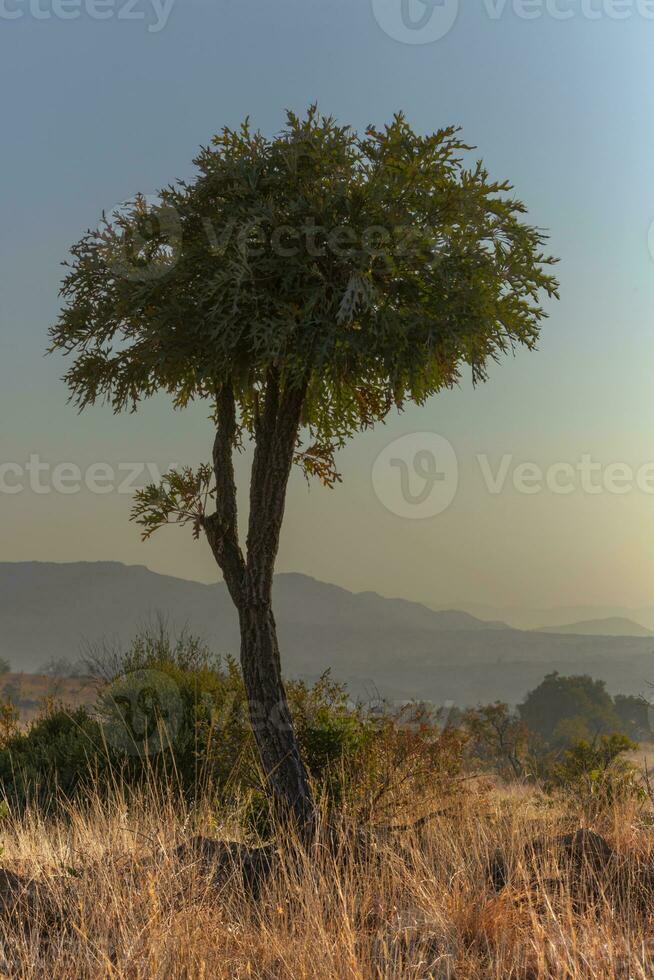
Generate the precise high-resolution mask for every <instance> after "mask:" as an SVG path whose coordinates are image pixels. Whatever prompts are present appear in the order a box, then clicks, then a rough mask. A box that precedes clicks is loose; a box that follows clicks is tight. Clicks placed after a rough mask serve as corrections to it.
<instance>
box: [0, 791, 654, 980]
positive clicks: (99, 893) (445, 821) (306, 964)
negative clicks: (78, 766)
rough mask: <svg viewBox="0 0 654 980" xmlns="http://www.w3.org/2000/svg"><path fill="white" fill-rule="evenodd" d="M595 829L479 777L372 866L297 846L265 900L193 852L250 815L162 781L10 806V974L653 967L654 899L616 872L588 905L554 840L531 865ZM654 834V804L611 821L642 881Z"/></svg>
mask: <svg viewBox="0 0 654 980" xmlns="http://www.w3.org/2000/svg"><path fill="white" fill-rule="evenodd" d="M419 812H420V811H416V813H419ZM579 826H580V818H579V815H578V814H575V813H574V812H572V811H570V809H569V807H568V806H567V805H566V804H565V802H561V803H559V802H556V801H555V802H552V801H551V800H550V799H548V798H546V797H544V796H542V795H541V794H539V793H538V792H536V791H534V790H531V789H527V788H524V787H520V786H515V787H512V788H502V787H500V786H495V787H493V786H491V784H490V783H489V784H484V785H481V784H478V785H475V786H470V787H469V788H468V789H466V791H465V794H463V795H461V796H460V797H459V798H456V799H454V800H453V802H452V805H451V810H450V811H449V812H448V815H447V816H441V817H438V818H436V819H434V820H432V821H430V822H429V823H428V824H427V825H426V826H425V827H424V828H422V829H421V830H420V831H409V832H404V833H400V834H397V835H395V834H388V833H385V834H383V835H380V837H379V841H378V845H377V847H376V848H375V849H373V851H372V852H371V853H370V854H369V855H368V856H367V857H366V859H365V860H364V861H363V862H362V863H357V862H356V861H353V860H344V859H342V857H334V854H333V852H327V851H325V850H324V848H320V847H318V848H317V849H316V850H314V851H311V852H310V853H308V854H307V853H304V852H302V853H301V854H300V856H299V857H298V851H297V849H296V848H294V846H293V844H292V842H289V841H286V842H285V843H286V851H285V852H284V854H285V856H283V857H282V860H281V866H280V868H279V869H278V871H277V872H276V873H275V875H274V876H271V877H270V878H269V879H268V880H267V881H266V882H265V883H264V884H263V886H262V890H261V893H260V894H259V895H258V896H257V897H256V898H253V897H252V896H251V895H249V894H246V893H245V892H244V890H243V887H242V884H241V882H240V879H238V877H236V876H233V877H232V878H228V879H226V880H220V881H219V882H216V881H215V880H214V878H212V877H211V876H210V875H209V876H208V875H207V873H206V869H205V868H204V867H203V866H202V865H200V864H199V863H198V861H197V860H195V859H194V858H193V857H192V856H190V855H187V856H186V857H182V858H181V859H180V857H179V856H178V854H177V848H178V847H179V846H180V844H183V843H184V842H185V841H188V840H190V839H191V838H192V836H193V835H195V834H197V833H203V834H207V835H209V836H212V837H225V838H230V839H234V838H238V836H239V821H238V813H233V814H231V815H227V814H225V815H223V819H220V817H219V818H218V819H217V818H216V816H215V814H212V812H211V810H210V809H206V810H203V809H202V808H199V809H196V810H195V811H194V812H190V811H188V810H186V811H185V810H183V809H180V807H179V805H178V804H173V803H172V802H171V801H167V800H165V799H161V798H160V797H157V796H156V795H155V794H154V792H153V793H152V795H151V796H148V795H147V794H145V795H143V796H142V797H140V798H139V799H137V800H132V802H131V803H130V805H129V806H128V804H127V802H126V801H125V800H124V799H122V798H121V797H120V795H118V796H117V797H116V798H115V799H114V800H113V802H112V803H110V804H102V803H101V802H100V801H99V800H97V799H96V800H90V801H89V802H88V806H87V807H85V808H84V809H80V808H75V809H71V810H70V811H69V813H68V814H67V816H66V817H65V818H61V819H59V820H56V821H52V822H45V821H44V820H43V819H42V818H40V817H39V816H37V815H36V814H32V815H28V816H27V817H25V818H24V819H20V820H19V819H15V818H13V817H12V815H11V814H9V816H8V817H6V818H5V819H4V821H3V823H2V825H0V829H1V838H2V845H3V848H4V851H3V855H2V866H3V868H4V869H5V872H6V871H11V872H15V873H16V874H18V875H20V876H21V878H20V881H21V882H22V884H21V889H22V890H21V891H20V894H18V895H16V894H15V892H12V894H11V900H6V901H5V907H4V911H3V913H2V917H1V919H0V936H1V947H2V948H1V950H0V975H3V976H8V977H9V976H11V977H26V978H27V977H39V978H43V977H57V978H59V977H61V978H64V977H65V978H71V980H72V978H82V977H84V978H86V977H89V978H90V977H94V978H95V977H107V978H134V980H136V978H144V980H145V978H148V980H151V978H162V980H163V978H166V980H167V978H223V977H224V978H228V977H229V978H232V977H233V978H241V977H243V978H245V977H257V978H266V980H278V978H279V980H283V978H288V980H297V978H310V977H311V978H314V977H315V978H338V980H346V978H352V980H354V978H361V980H364V978H365V980H370V978H398V980H399V978H407V980H412V978H413V980H418V978H428V977H435V978H479V980H482V978H484V980H485V978H496V980H505V978H511V977H515V978H539V977H552V978H554V977H556V978H582V977H583V978H595V977H601V978H609V977H619V978H625V980H627V978H638V980H641V978H642V980H645V978H651V977H652V976H654V907H653V908H650V907H649V905H648V903H647V902H645V903H642V902H640V901H636V890H635V889H634V892H633V895H632V893H631V892H630V890H629V888H627V891H626V893H624V894H623V895H622V896H621V897H616V895H615V894H614V893H612V892H611V890H610V888H609V887H608V881H609V876H608V872H607V879H606V880H607V887H606V889H604V888H603V887H602V886H601V885H600V888H599V890H598V891H597V892H595V893H593V895H592V897H591V898H589V899H588V900H585V901H583V902H581V903H580V901H579V896H578V893H576V892H575V887H574V883H573V882H570V881H569V880H567V879H566V874H568V877H569V872H566V870H565V869H563V870H562V871H561V870H560V869H557V867H556V855H555V853H554V851H553V852H552V854H551V855H550V856H549V858H551V860H549V858H548V861H549V864H548V867H547V869H546V871H541V872H539V873H538V875H537V876H536V877H534V874H533V873H532V872H530V871H529V868H528V862H527V863H525V860H524V854H525V847H526V846H527V845H529V844H530V842H532V841H533V840H534V839H535V838H536V837H538V836H539V835H543V834H545V835H556V834H559V833H563V832H566V831H570V830H574V829H575V828H577V827H579ZM653 828H654V824H653V822H652V815H651V813H650V812H649V810H648V809H647V807H645V806H644V805H643V804H638V805H636V804H628V805H624V806H622V807H620V808H615V809H614V810H612V811H609V812H608V813H606V814H605V815H604V816H602V817H601V818H598V819H597V820H596V821H595V822H594V824H593V829H595V830H597V831H598V832H601V833H602V834H603V835H604V836H605V837H606V839H607V840H608V841H609V842H610V844H611V845H612V846H613V847H614V848H615V852H616V857H615V860H616V862H617V865H619V867H620V869H621V871H622V872H623V873H624V874H623V880H625V881H627V882H629V881H631V880H633V881H636V880H637V878H638V876H639V875H641V876H642V874H643V873H648V871H649V867H650V865H651V864H652V862H654V833H653ZM348 839H349V838H347V835H346V836H345V838H344V852H345V854H347V853H348ZM498 849H499V850H500V851H501V852H502V853H503V854H504V855H505V856H506V857H508V858H509V860H513V861H514V862H515V864H516V871H515V876H514V878H513V879H512V880H511V881H510V883H509V885H508V886H507V887H506V888H505V889H503V890H502V891H500V892H496V891H495V890H494V889H493V888H492V886H491V883H490V882H489V879H488V862H489V858H491V857H492V855H493V854H494V853H495V851H496V850H498ZM12 880H13V879H12ZM3 881H4V879H3ZM4 887H5V889H8V884H7V883H5V884H4Z"/></svg>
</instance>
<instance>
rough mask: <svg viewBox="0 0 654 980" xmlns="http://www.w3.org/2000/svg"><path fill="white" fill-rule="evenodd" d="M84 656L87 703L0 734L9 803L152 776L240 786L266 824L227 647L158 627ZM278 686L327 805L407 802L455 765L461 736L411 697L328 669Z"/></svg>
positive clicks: (239, 684) (178, 785)
mask: <svg viewBox="0 0 654 980" xmlns="http://www.w3.org/2000/svg"><path fill="white" fill-rule="evenodd" d="M89 666H90V667H91V668H92V670H93V673H94V674H95V675H96V677H97V678H98V680H99V683H100V690H99V694H98V698H97V703H96V704H95V706H94V708H93V709H92V710H89V709H85V708H79V709H77V710H76V711H74V712H67V711H66V710H65V709H63V708H62V707H61V706H55V705H52V704H50V705H49V706H47V707H46V709H45V710H44V712H43V713H42V715H41V717H40V718H39V719H38V720H37V721H36V722H35V723H34V724H32V726H31V727H30V728H29V729H28V730H27V732H24V733H17V732H12V733H11V737H9V738H7V739H6V740H5V744H4V745H2V746H0V785H1V786H2V787H3V789H4V792H5V794H6V795H7V796H8V797H9V798H10V800H11V801H12V803H13V805H14V806H18V807H20V808H22V807H24V806H25V805H27V804H29V803H38V804H39V805H40V806H44V807H49V806H52V805H53V803H54V802H55V800H56V799H57V797H60V798H63V799H69V798H71V797H73V796H77V797H79V796H80V794H83V791H84V789H85V787H86V785H87V784H88V782H89V779H90V777H91V776H92V777H93V782H94V786H95V787H96V788H100V790H101V791H102V790H103V788H104V789H105V790H106V791H108V790H109V788H110V787H111V785H112V784H114V783H116V782H120V783H121V785H123V786H128V787H129V786H133V785H136V784H141V783H143V782H144V781H146V780H154V781H155V782H159V783H161V784H163V783H164V782H165V784H166V786H167V787H169V788H170V787H172V789H173V790H174V791H175V792H176V793H179V794H180V796H181V797H183V798H184V799H186V800H187V801H189V802H192V801H193V800H195V799H198V798H200V797H202V798H205V799H206V798H211V799H213V800H214V802H215V803H216V804H218V805H220V804H221V803H226V802H228V801H230V802H231V801H233V800H234V799H235V798H239V799H240V800H241V802H242V803H244V810H245V812H246V817H247V818H248V820H249V823H250V825H251V826H252V827H253V828H255V829H256V830H257V831H258V832H259V833H266V832H267V830H268V829H269V819H270V813H269V810H268V800H267V794H266V793H265V786H264V783H263V780H262V776H261V772H260V769H259V765H258V761H257V753H256V749H255V744H254V736H253V732H252V727H251V724H250V720H249V714H248V706H247V701H246V697H245V690H244V685H243V680H242V677H241V674H240V671H239V669H238V666H237V664H236V662H235V661H234V660H233V659H231V658H229V657H227V658H224V659H221V658H218V657H215V656H214V655H213V654H212V653H211V652H210V651H209V650H208V648H207V647H206V646H204V645H203V644H202V643H201V642H200V641H199V640H197V639H196V638H194V637H192V636H190V635H188V634H183V635H182V636H181V637H179V638H178V639H177V640H171V638H170V637H169V635H168V633H167V632H166V630H165V629H164V628H163V627H159V628H158V629H157V630H154V631H152V630H150V631H146V632H143V633H141V634H140V635H138V636H137V637H136V639H135V640H134V642H133V643H132V645H131V647H130V648H129V650H128V651H127V652H126V653H112V654H105V655H104V656H102V657H98V656H97V655H96V656H95V658H94V659H93V662H92V664H90V665H89ZM287 693H288V700H289V703H290V705H291V709H292V711H293V716H294V720H295V725H296V730H297V736H298V741H299V744H300V746H301V750H302V752H303V758H304V760H305V763H306V766H307V769H308V771H309V774H310V776H311V778H312V780H313V782H314V784H315V787H316V792H317V794H318V795H319V796H321V797H322V798H324V799H325V800H326V802H327V803H328V804H330V805H334V804H337V805H340V806H348V807H352V808H355V809H357V810H358V811H359V812H360V813H362V812H368V813H370V812H372V811H373V810H379V809H380V808H381V807H382V803H383V801H384V800H385V799H390V798H393V800H394V801H395V803H397V802H398V800H399V801H404V802H406V803H407V804H410V803H411V802H412V801H413V800H414V799H415V794H416V792H417V791H418V790H419V788H420V789H424V788H425V787H427V786H430V787H431V788H432V789H433V790H434V791H437V790H438V787H439V786H440V784H441V782H443V781H444V780H446V779H451V778H452V777H453V776H455V775H456V774H458V772H459V770H460V765H461V758H462V748H463V744H464V740H465V739H464V737H463V736H462V735H461V733H457V732H456V730H454V729H449V730H448V729H444V730H442V731H441V729H440V728H439V726H438V725H437V724H435V723H434V720H433V719H432V718H431V717H430V715H429V713H428V712H427V711H425V710H424V709H423V708H422V707H421V706H419V705H414V706H412V708H411V712H410V717H407V712H406V710H404V711H403V712H402V713H401V716H398V715H397V714H394V713H393V712H392V711H390V710H388V709H387V708H385V709H384V710H382V711H378V712H376V713H372V712H370V711H367V710H364V709H363V708H362V707H361V706H357V705H353V704H351V703H350V702H349V701H348V697H347V692H346V689H345V687H344V686H343V685H341V684H338V683H337V682H335V681H334V680H332V679H331V677H330V676H329V674H328V673H326V674H324V675H323V676H322V677H321V678H320V679H319V680H318V682H317V683H316V684H314V685H313V686H309V685H307V684H305V683H303V682H300V681H294V682H289V683H288V685H287Z"/></svg>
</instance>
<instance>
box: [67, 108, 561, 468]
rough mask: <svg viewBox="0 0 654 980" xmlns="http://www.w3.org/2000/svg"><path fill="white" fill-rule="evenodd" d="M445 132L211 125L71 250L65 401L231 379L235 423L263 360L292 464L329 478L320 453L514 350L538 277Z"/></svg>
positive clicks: (535, 308)
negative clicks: (289, 393)
mask: <svg viewBox="0 0 654 980" xmlns="http://www.w3.org/2000/svg"><path fill="white" fill-rule="evenodd" d="M469 149H470V148H469V147H468V146H466V144H465V143H464V142H463V141H462V140H461V139H460V137H459V134H458V131H457V130H456V129H455V128H453V127H450V128H446V129H441V130H439V131H438V132H436V133H433V134H431V135H425V136H422V135H418V134H416V133H415V132H414V131H413V130H412V129H411V127H410V126H409V124H408V122H407V121H406V119H405V117H404V116H403V115H401V114H398V115H396V116H395V117H394V119H393V121H392V123H390V124H389V125H387V126H386V127H384V128H383V129H376V128H375V127H373V126H369V127H368V128H367V129H366V131H365V132H364V133H363V134H362V135H360V134H358V133H357V132H355V131H354V130H352V129H351V128H349V127H347V126H340V125H338V124H337V123H336V122H335V121H334V120H333V119H332V118H329V117H324V116H321V115H320V114H319V113H318V111H317V109H316V108H315V107H312V108H311V109H310V110H309V111H308V113H307V115H306V116H305V117H304V118H299V117H297V116H296V115H294V114H293V113H292V112H289V113H288V114H287V122H286V128H285V129H284V130H283V132H281V133H280V134H279V135H278V136H276V137H274V138H272V139H269V138H266V137H264V136H263V135H261V133H258V132H252V131H251V129H250V126H249V124H248V122H247V121H246V122H245V123H244V124H243V125H242V127H241V128H240V129H239V130H232V129H227V128H225V129H223V130H222V132H221V133H220V134H219V135H217V136H216V137H215V138H214V139H213V140H212V142H211V145H210V146H208V147H206V148H204V149H202V150H201V152H200V153H199V155H198V156H197V158H196V160H195V161H194V163H195V165H196V167H197V176H196V177H195V179H194V180H192V181H191V182H186V181H179V182H177V183H176V184H174V185H170V186H167V187H165V188H163V189H162V190H161V191H160V192H159V195H158V196H157V199H156V201H155V202H154V203H152V202H150V201H148V200H146V198H144V197H142V196H138V197H136V198H135V199H134V201H133V202H132V203H131V204H129V205H127V206H125V207H123V208H122V209H117V210H116V211H115V212H113V213H112V214H110V215H105V216H103V221H102V223H101V225H100V227H99V228H97V229H95V230H91V231H89V232H88V233H87V234H86V235H85V236H84V237H83V238H82V239H81V241H79V242H78V243H77V244H76V245H75V246H74V247H73V248H72V250H71V254H72V259H71V261H70V263H69V269H68V273H67V275H66V278H65V281H64V284H63V287H62V295H63V297H64V300H65V306H64V308H63V310H62V313H61V316H60V318H59V321H58V323H57V324H56V325H55V326H54V327H53V329H52V346H53V348H55V349H58V350H61V351H64V352H66V353H72V354H74V355H75V360H74V363H73V364H72V366H71V367H70V369H69V371H68V373H67V374H66V380H67V382H68V384H69V386H70V389H71V391H72V396H73V398H74V400H75V402H76V403H77V405H78V406H80V407H84V406H86V405H88V404H90V403H94V402H95V401H96V400H98V399H99V400H106V401H108V402H110V404H111V405H112V406H113V408H114V410H115V411H121V410H123V409H130V408H133V407H134V406H135V405H136V404H137V403H138V401H139V400H140V399H142V398H145V397H148V396H150V395H152V394H154V393H155V392H157V391H159V390H162V389H163V390H165V391H168V392H169V393H170V394H171V395H172V396H173V399H174V401H175V403H176V405H178V406H184V405H186V404H187V403H188V402H189V401H191V400H192V399H196V398H209V399H215V398H216V396H217V393H218V392H219V391H220V390H221V388H222V386H223V385H224V383H225V382H227V381H229V384H230V385H231V386H232V387H233V392H234V396H235V399H236V405H237V409H238V418H237V428H238V432H239V433H240V432H242V431H246V432H248V433H250V434H252V433H253V431H254V427H255V423H256V414H257V410H258V398H259V396H260V395H261V392H262V390H263V389H264V388H265V385H266V383H267V379H268V377H269V374H270V372H271V371H274V372H276V374H277V376H278V378H279V381H280V388H281V389H282V390H288V389H289V387H302V388H304V389H305V395H304V397H303V399H302V412H301V424H302V427H303V429H304V432H305V447H304V451H303V452H298V454H297V456H296V462H299V463H301V464H302V465H303V466H304V467H305V468H306V469H307V470H308V471H309V472H314V473H317V474H318V475H323V476H327V477H329V474H330V473H331V472H332V469H331V466H330V465H329V464H330V463H331V460H332V454H333V451H334V449H335V448H337V447H338V446H340V445H342V443H343V441H344V440H345V439H346V438H347V437H349V436H350V435H352V434H353V433H354V432H355V431H357V430H359V429H361V428H365V427H367V426H369V425H371V424H373V423H374V422H375V421H377V420H380V419H383V418H384V417H385V416H386V415H387V414H388V412H389V411H390V410H391V408H392V407H393V406H398V407H401V406H402V405H404V403H405V402H406V401H407V400H412V401H414V402H417V403H419V404H421V403H423V402H424V401H425V400H426V399H427V398H428V397H429V396H430V395H432V394H434V393H435V392H437V391H439V390H440V389H442V388H444V387H448V386H451V385H453V384H454V383H455V382H456V381H457V380H458V378H459V377H460V374H461V370H462V366H466V365H467V366H468V368H469V369H470V370H471V372H472V376H473V378H474V379H475V380H482V379H484V378H485V377H486V371H487V364H488V362H489V360H497V359H498V358H499V357H500V356H501V355H502V354H504V353H506V352H508V351H510V350H512V349H513V348H514V347H515V346H516V345H520V344H523V345H525V346H527V347H529V348H531V347H533V346H534V345H535V343H536V340H537V337H538V328H539V324H540V321H541V320H542V318H543V317H544V316H545V313H544V311H543V309H542V307H541V306H540V296H541V294H543V293H544V294H548V295H549V296H553V295H555V294H556V288H557V284H556V281H555V279H554V278H553V277H552V275H551V274H550V273H549V271H548V266H549V265H550V264H551V262H552V259H551V258H550V257H549V256H547V255H546V254H544V253H543V251H542V248H543V245H544V236H543V235H542V233H541V231H540V230H538V229H536V228H533V227H531V226H529V225H528V224H526V223H525V222H524V221H523V220H522V215H523V213H524V211H525V209H524V207H523V205H522V204H521V203H520V202H519V201H517V200H516V199H515V198H514V197H513V196H511V195H510V190H511V188H510V185H509V184H508V183H506V182H495V181H492V180H491V179H490V178H489V176H488V173H487V171H486V169H485V168H484V167H483V166H482V164H481V163H475V164H473V165H471V166H466V164H465V162H464V158H465V157H466V156H467V155H468V151H469Z"/></svg>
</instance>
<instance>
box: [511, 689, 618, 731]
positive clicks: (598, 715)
mask: <svg viewBox="0 0 654 980" xmlns="http://www.w3.org/2000/svg"><path fill="white" fill-rule="evenodd" d="M518 708H519V711H520V717H521V718H522V720H523V721H524V722H525V723H526V725H527V726H528V727H529V728H530V729H531V730H532V731H533V732H536V734H538V735H540V736H541V737H542V738H544V739H545V740H546V741H547V742H549V743H551V744H552V745H566V744H571V743H572V742H574V741H577V740H579V739H582V740H587V741H589V740H592V739H593V738H594V737H595V736H597V735H599V734H609V733H611V732H620V731H622V729H623V727H624V726H623V724H622V722H621V720H620V718H619V716H618V714H617V712H616V710H615V706H614V704H613V700H612V698H611V695H610V694H609V693H608V691H607V690H606V684H605V683H604V681H600V680H593V678H592V677H589V676H588V674H579V675H574V676H571V677H562V676H561V675H560V674H559V673H558V672H557V671H553V672H552V673H551V674H547V675H546V676H545V678H544V679H543V680H542V681H541V683H540V684H539V685H538V687H536V688H534V690H533V691H530V692H529V694H528V695H527V697H526V698H525V700H524V701H523V703H522V704H521V705H519V706H518Z"/></svg>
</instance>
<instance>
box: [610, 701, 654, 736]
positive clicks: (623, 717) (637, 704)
mask: <svg viewBox="0 0 654 980" xmlns="http://www.w3.org/2000/svg"><path fill="white" fill-rule="evenodd" d="M613 704H614V705H615V710H616V713H617V715H618V718H619V719H620V725H621V728H622V730H623V731H624V732H625V734H626V735H628V736H629V738H631V739H632V740H633V741H634V742H640V741H645V740H648V739H651V738H652V730H651V726H650V709H649V705H648V703H647V701H646V700H645V698H643V697H634V695H631V694H616V696H615V697H614V698H613Z"/></svg>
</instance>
